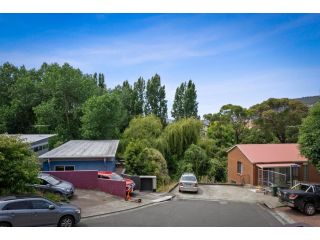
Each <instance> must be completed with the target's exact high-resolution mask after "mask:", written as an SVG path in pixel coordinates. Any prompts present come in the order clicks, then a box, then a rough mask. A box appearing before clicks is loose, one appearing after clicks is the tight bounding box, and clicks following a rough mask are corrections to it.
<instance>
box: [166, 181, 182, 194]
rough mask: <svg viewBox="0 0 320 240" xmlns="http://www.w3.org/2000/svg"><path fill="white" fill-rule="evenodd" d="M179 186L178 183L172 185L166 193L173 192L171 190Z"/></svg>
mask: <svg viewBox="0 0 320 240" xmlns="http://www.w3.org/2000/svg"><path fill="white" fill-rule="evenodd" d="M178 185H179V183H178V182H177V183H176V184H175V185H173V186H172V187H171V188H170V189H169V191H168V192H167V193H171V192H172V191H173V189H175V188H176V187H177V186H178Z"/></svg>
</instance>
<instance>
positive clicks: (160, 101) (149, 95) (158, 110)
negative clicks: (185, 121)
mask: <svg viewBox="0 0 320 240" xmlns="http://www.w3.org/2000/svg"><path fill="white" fill-rule="evenodd" d="M145 114H146V115H148V114H154V115H156V116H157V117H159V118H160V119H161V121H162V123H163V124H165V123H166V119H167V100H166V91H165V86H164V85H163V86H161V80H160V76H159V75H158V74H156V75H154V76H153V77H152V78H151V79H149V80H148V82H147V90H146V105H145Z"/></svg>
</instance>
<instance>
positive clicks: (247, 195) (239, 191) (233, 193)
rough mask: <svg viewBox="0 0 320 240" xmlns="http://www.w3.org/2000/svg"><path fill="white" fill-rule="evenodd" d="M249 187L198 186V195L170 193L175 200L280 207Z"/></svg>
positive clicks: (271, 198)
mask: <svg viewBox="0 0 320 240" xmlns="http://www.w3.org/2000/svg"><path fill="white" fill-rule="evenodd" d="M254 190H255V189H252V188H249V187H241V186H233V185H199V191H198V193H188V192H183V193H180V192H179V188H178V187H176V188H175V189H174V190H173V191H172V193H173V194H175V195H176V198H177V199H199V200H200V199H203V200H226V201H235V202H243V203H263V204H266V205H267V206H268V207H269V208H276V207H279V206H281V204H280V203H279V201H278V198H277V197H273V196H271V195H264V194H263V193H257V192H255V191H254Z"/></svg>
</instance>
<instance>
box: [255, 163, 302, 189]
mask: <svg viewBox="0 0 320 240" xmlns="http://www.w3.org/2000/svg"><path fill="white" fill-rule="evenodd" d="M300 166H301V165H299V164H296V163H274V164H257V167H258V185H260V186H272V185H278V186H283V185H288V186H293V185H294V181H297V180H298V170H299V168H300Z"/></svg>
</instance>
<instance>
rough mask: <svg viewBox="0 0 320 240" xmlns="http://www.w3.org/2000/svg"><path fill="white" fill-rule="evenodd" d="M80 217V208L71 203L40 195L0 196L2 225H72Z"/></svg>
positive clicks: (0, 221) (0, 223) (77, 221)
mask: <svg viewBox="0 0 320 240" xmlns="http://www.w3.org/2000/svg"><path fill="white" fill-rule="evenodd" d="M80 219H81V210H80V208H78V207H76V206H73V205H71V204H66V203H56V202H52V201H50V200H48V199H45V198H42V197H15V196H13V197H5V198H0V226H3V227H4V226H5V227H11V226H13V227H34V226H48V225H55V226H59V227H72V226H74V225H75V224H77V223H79V222H80Z"/></svg>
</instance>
